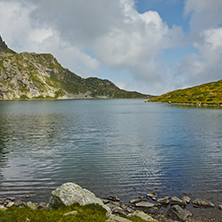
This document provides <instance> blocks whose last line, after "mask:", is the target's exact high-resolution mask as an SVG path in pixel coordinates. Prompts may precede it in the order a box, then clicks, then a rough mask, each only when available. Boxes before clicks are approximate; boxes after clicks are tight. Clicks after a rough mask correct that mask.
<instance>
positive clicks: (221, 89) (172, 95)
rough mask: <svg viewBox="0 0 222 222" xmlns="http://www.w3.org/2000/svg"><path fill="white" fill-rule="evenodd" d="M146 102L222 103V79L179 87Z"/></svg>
mask: <svg viewBox="0 0 222 222" xmlns="http://www.w3.org/2000/svg"><path fill="white" fill-rule="evenodd" d="M146 102H168V103H186V104H198V105H201V104H206V105H220V106H221V105H222V80H219V81H216V82H210V83H206V84H202V85H199V86H194V87H191V88H187V89H179V90H175V91H172V92H168V93H166V94H163V95H161V96H158V97H155V98H153V99H151V100H148V101H146Z"/></svg>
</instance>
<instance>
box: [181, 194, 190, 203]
mask: <svg viewBox="0 0 222 222" xmlns="http://www.w3.org/2000/svg"><path fill="white" fill-rule="evenodd" d="M182 200H184V201H186V203H187V204H189V203H190V201H191V199H190V197H188V196H183V197H182Z"/></svg>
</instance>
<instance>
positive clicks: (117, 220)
mask: <svg viewBox="0 0 222 222" xmlns="http://www.w3.org/2000/svg"><path fill="white" fill-rule="evenodd" d="M106 222H131V220H129V219H126V218H123V217H120V216H117V215H111V216H110V217H109V218H108V219H107V220H106Z"/></svg>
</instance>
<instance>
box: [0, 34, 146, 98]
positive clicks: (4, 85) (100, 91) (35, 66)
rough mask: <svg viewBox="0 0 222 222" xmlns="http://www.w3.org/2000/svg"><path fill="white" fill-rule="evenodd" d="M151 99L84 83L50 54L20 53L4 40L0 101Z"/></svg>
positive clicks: (95, 80)
mask: <svg viewBox="0 0 222 222" xmlns="http://www.w3.org/2000/svg"><path fill="white" fill-rule="evenodd" d="M148 97H149V96H147V95H143V94H140V93H137V92H128V91H125V90H121V89H119V88H118V87H117V86H115V85H114V84H113V83H112V82H110V81H108V80H101V79H98V78H87V79H83V78H81V77H80V76H77V75H76V74H74V73H72V72H71V71H69V70H68V69H65V68H63V67H62V66H61V65H60V64H59V63H58V61H57V60H56V59H55V58H54V57H53V56H52V55H50V54H36V53H28V52H24V53H16V52H14V51H12V50H11V49H9V48H8V47H7V45H6V44H5V42H3V41H2V38H1V37H0V100H12V99H44V98H45V99H47V98H53V99H56V98H59V99H83V98H148Z"/></svg>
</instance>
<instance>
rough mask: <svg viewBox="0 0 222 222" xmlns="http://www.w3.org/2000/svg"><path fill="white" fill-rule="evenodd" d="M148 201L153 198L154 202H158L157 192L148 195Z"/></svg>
mask: <svg viewBox="0 0 222 222" xmlns="http://www.w3.org/2000/svg"><path fill="white" fill-rule="evenodd" d="M146 197H147V199H149V198H151V199H152V200H154V201H156V200H157V194H156V193H155V192H152V193H148V194H147V195H146Z"/></svg>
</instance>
